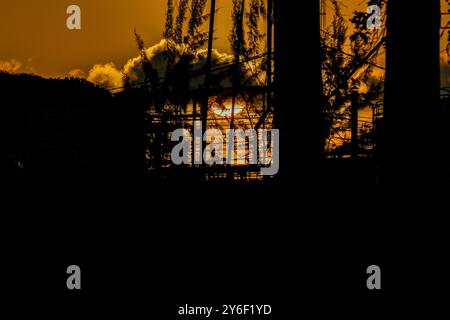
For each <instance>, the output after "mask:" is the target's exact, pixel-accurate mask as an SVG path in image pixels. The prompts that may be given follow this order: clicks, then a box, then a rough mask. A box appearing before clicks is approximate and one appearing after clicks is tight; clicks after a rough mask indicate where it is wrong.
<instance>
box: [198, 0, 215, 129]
mask: <svg viewBox="0 0 450 320" xmlns="http://www.w3.org/2000/svg"><path fill="white" fill-rule="evenodd" d="M215 13H216V0H211V12H210V16H209V37H208V56H207V58H206V77H205V93H204V101H203V103H202V110H201V113H202V131H203V132H205V131H206V129H207V125H208V100H209V93H208V89H209V85H210V83H209V82H210V74H211V64H212V49H213V41H214V18H215Z"/></svg>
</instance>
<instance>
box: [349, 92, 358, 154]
mask: <svg viewBox="0 0 450 320" xmlns="http://www.w3.org/2000/svg"><path fill="white" fill-rule="evenodd" d="M351 100H352V101H351V131H352V140H351V152H352V159H357V158H358V149H359V141H358V103H359V101H358V100H359V97H358V91H357V90H353V91H352V98H351Z"/></svg>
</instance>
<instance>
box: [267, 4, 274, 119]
mask: <svg viewBox="0 0 450 320" xmlns="http://www.w3.org/2000/svg"><path fill="white" fill-rule="evenodd" d="M272 12H273V0H267V75H266V76H267V109H268V110H271V108H272V29H273V20H272V17H273V15H272Z"/></svg>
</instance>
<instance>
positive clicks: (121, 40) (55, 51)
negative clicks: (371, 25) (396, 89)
mask: <svg viewBox="0 0 450 320" xmlns="http://www.w3.org/2000/svg"><path fill="white" fill-rule="evenodd" d="M166 2H167V1H166V0H70V1H68V0H40V1H35V0H15V1H8V2H6V1H5V2H3V3H2V6H1V10H0V39H1V45H0V70H6V71H10V72H16V73H18V72H25V73H34V74H38V75H42V76H45V77H64V76H67V75H68V74H69V73H70V72H71V71H73V70H81V72H82V73H83V74H84V75H86V76H87V75H88V73H89V71H90V70H91V69H92V67H93V66H94V65H95V64H107V63H110V62H112V63H114V64H115V66H117V67H118V68H120V67H121V66H123V65H124V64H126V62H127V61H129V59H131V58H133V57H136V56H137V55H138V51H137V48H136V44H135V39H134V36H133V30H134V28H136V29H137V30H138V32H139V33H140V34H141V35H142V36H143V38H144V40H145V42H146V45H147V46H148V47H150V46H152V45H155V44H157V43H158V42H159V41H160V40H161V38H162V33H163V27H164V21H165V11H166ZM342 3H343V4H344V7H343V12H344V15H345V16H346V17H350V16H351V12H352V11H353V10H355V9H356V8H359V9H360V10H364V6H366V4H365V1H363V0H343V1H342ZM442 3H443V8H442V11H444V10H446V9H447V8H446V5H445V0H442ZM71 4H76V5H78V6H80V7H81V10H82V12H81V13H82V29H81V30H72V31H71V30H68V29H67V28H66V19H67V16H68V15H67V14H66V8H67V7H68V6H69V5H71ZM207 7H208V8H209V5H208V6H207ZM217 7H219V8H220V11H219V12H218V14H217V18H216V25H215V26H216V28H215V29H216V34H215V36H216V37H217V40H216V41H215V44H214V47H215V48H216V49H217V50H218V51H219V52H223V53H227V52H229V51H230V50H229V43H228V35H229V32H230V29H231V15H230V14H231V9H232V1H231V0H217ZM208 10H209V9H208ZM329 13H330V14H331V10H330V12H329ZM328 19H329V20H330V19H331V15H329V16H328ZM444 22H445V21H443V24H444ZM205 27H207V25H205ZM442 45H443V48H445V45H446V36H444V37H443V39H442ZM443 59H444V57H443ZM443 68H445V70H446V74H447V73H449V72H448V70H447V67H446V66H445V65H444V64H443ZM449 74H450V73H449ZM444 78H445V79H444V80H446V79H447V78H448V76H446V75H445V76H444ZM444 82H446V81H444Z"/></svg>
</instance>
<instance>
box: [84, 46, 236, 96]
mask: <svg viewBox="0 0 450 320" xmlns="http://www.w3.org/2000/svg"><path fill="white" fill-rule="evenodd" d="M184 49H185V47H184V46H183V45H179V46H178V51H179V52H182V51H183V50H184ZM166 52H167V42H166V40H161V41H160V42H159V43H158V44H156V45H154V46H151V47H149V48H148V49H146V53H147V57H148V59H149V61H150V63H151V64H152V67H153V69H155V70H156V72H157V74H158V77H159V78H162V77H164V75H165V73H166V69H167V63H168V57H167V55H166ZM206 56H207V51H206V49H201V50H199V51H198V52H197V53H196V57H195V58H194V61H193V62H192V71H193V72H195V71H197V70H200V69H202V68H203V67H204V66H205V64H206ZM212 60H213V64H222V63H229V62H231V61H232V60H233V57H232V56H231V55H229V54H226V53H220V52H219V51H217V50H216V49H214V50H213V56H212ZM222 71H223V70H222ZM123 73H125V74H126V75H127V76H128V77H129V78H130V80H131V82H132V83H139V82H142V81H144V72H143V69H142V59H141V57H140V56H138V57H134V58H131V59H129V60H128V61H127V62H126V63H125V65H124V67H123ZM123 73H122V71H121V70H119V69H118V68H116V66H115V65H114V64H113V63H108V64H105V65H101V64H99V65H95V66H94V67H93V68H92V69H91V70H90V71H89V75H88V77H87V80H89V81H91V82H93V83H95V84H97V85H100V86H102V87H104V88H107V89H111V88H117V87H122V86H123ZM216 73H217V72H216ZM203 83H204V75H203V76H196V77H193V78H192V79H191V81H190V87H191V88H198V87H199V86H201V85H202V84H203ZM221 84H222V85H224V86H226V85H230V84H231V82H230V80H229V79H224V80H223V82H222V83H221Z"/></svg>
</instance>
